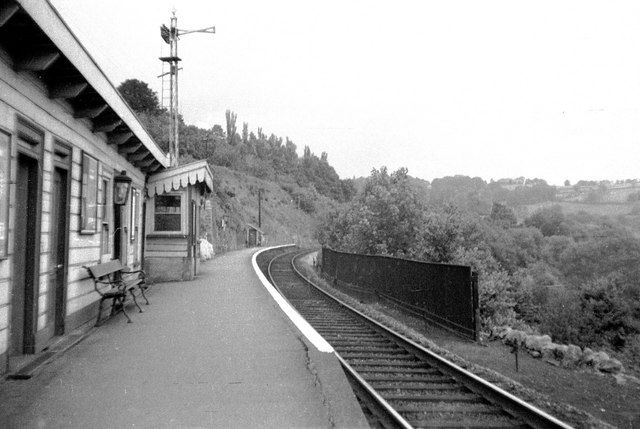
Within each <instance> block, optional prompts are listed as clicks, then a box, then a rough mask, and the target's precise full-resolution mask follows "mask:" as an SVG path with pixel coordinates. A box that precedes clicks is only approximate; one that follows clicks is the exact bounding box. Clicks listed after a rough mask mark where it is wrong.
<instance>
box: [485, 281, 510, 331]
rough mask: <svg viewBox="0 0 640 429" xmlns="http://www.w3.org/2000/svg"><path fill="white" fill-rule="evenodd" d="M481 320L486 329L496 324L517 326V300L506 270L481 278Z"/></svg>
mask: <svg viewBox="0 0 640 429" xmlns="http://www.w3.org/2000/svg"><path fill="white" fill-rule="evenodd" d="M478 289H479V291H478V292H479V298H480V320H481V322H482V327H483V329H484V330H486V331H489V330H491V328H492V327H494V326H504V325H508V326H516V324H517V320H516V312H515V310H514V308H515V300H514V299H513V291H512V286H511V283H510V282H509V275H508V274H507V273H506V272H505V271H494V272H492V273H490V274H488V275H485V276H484V277H481V278H479V285H478Z"/></svg>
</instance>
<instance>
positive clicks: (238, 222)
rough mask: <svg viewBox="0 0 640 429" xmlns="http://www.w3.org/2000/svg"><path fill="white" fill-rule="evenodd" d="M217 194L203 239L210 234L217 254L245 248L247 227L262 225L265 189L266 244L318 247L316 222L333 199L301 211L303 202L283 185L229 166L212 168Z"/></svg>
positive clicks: (205, 219) (207, 211)
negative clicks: (259, 210)
mask: <svg viewBox="0 0 640 429" xmlns="http://www.w3.org/2000/svg"><path fill="white" fill-rule="evenodd" d="M211 170H212V173H213V177H214V188H215V192H214V193H213V194H212V195H211V197H210V198H209V199H208V201H207V205H206V207H205V210H204V211H203V213H202V222H201V228H200V230H201V236H204V235H205V234H206V235H207V238H208V240H209V241H211V242H212V243H213V245H214V248H215V250H216V253H219V252H223V251H228V250H233V249H237V248H241V247H244V245H245V230H246V226H247V224H252V225H255V226H258V190H259V189H261V190H262V204H261V206H262V216H261V220H262V227H261V229H262V231H264V233H265V234H266V244H268V245H276V244H284V243H297V244H300V245H302V246H308V247H312V246H317V241H315V239H314V238H313V231H314V230H315V226H316V219H317V218H318V216H319V215H320V214H321V213H322V212H323V210H325V209H326V208H328V207H332V206H334V205H335V202H334V201H333V200H331V199H330V198H327V197H323V196H318V197H317V198H318V200H317V203H316V205H315V207H314V211H313V213H311V214H309V213H307V212H305V211H304V210H302V209H301V208H299V201H298V200H297V199H294V198H293V197H292V196H291V195H290V193H289V192H287V191H286V190H284V189H283V188H282V187H281V186H280V185H279V184H277V183H275V182H271V181H268V180H263V179H259V178H256V177H253V176H250V175H248V174H246V173H242V172H238V171H234V170H231V169H229V168H226V167H220V166H211Z"/></svg>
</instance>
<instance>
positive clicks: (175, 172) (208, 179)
mask: <svg viewBox="0 0 640 429" xmlns="http://www.w3.org/2000/svg"><path fill="white" fill-rule="evenodd" d="M197 183H201V184H203V186H206V188H207V190H208V192H212V191H213V176H212V174H211V170H210V169H209V164H207V161H205V160H202V161H196V162H192V163H189V164H184V165H178V166H176V167H171V168H168V169H166V170H163V171H161V172H159V173H156V174H154V175H152V176H150V177H149V180H148V181H147V195H149V197H153V196H154V195H160V194H164V193H165V192H171V191H177V190H178V189H180V188H183V187H186V186H187V185H195V184H197Z"/></svg>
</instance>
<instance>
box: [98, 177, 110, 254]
mask: <svg viewBox="0 0 640 429" xmlns="http://www.w3.org/2000/svg"><path fill="white" fill-rule="evenodd" d="M110 183H111V182H110V180H109V178H108V177H104V176H103V177H102V193H101V197H100V218H101V219H102V231H101V237H100V240H101V242H102V250H101V254H102V255H106V254H109V253H111V247H110V237H109V229H110V228H109V224H110V215H109V213H110V212H111V210H110V208H111V205H110V204H109V201H110V199H109V191H110V189H111V186H109V184H110Z"/></svg>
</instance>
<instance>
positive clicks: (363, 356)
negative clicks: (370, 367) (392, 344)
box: [340, 350, 416, 361]
mask: <svg viewBox="0 0 640 429" xmlns="http://www.w3.org/2000/svg"><path fill="white" fill-rule="evenodd" d="M340 355H341V356H342V357H343V358H345V359H349V360H351V359H358V360H378V359H385V360H386V359H390V360H406V361H416V357H415V356H412V355H410V354H406V353H403V352H401V351H400V350H398V353H388V352H387V353H383V352H373V353H371V352H370V353H363V352H360V351H359V352H348V351H347V352H344V353H340Z"/></svg>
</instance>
